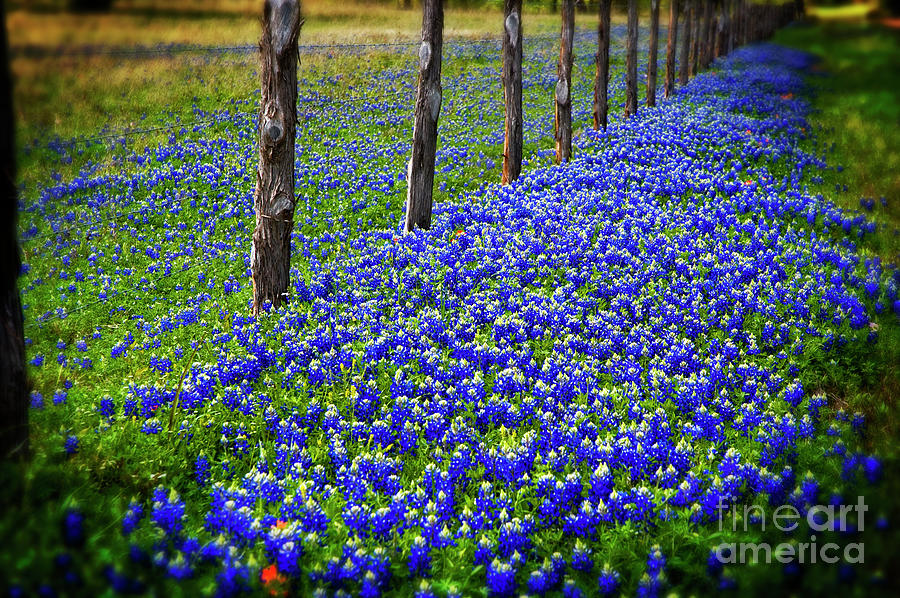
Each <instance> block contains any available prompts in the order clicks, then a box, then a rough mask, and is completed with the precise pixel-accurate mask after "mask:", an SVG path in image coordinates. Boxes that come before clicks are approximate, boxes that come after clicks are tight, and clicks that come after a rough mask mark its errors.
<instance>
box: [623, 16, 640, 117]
mask: <svg viewBox="0 0 900 598" xmlns="http://www.w3.org/2000/svg"><path fill="white" fill-rule="evenodd" d="M637 38H638V13H637V0H628V39H627V40H626V41H625V118H628V117H629V116H631V115H632V114H634V113H636V112H637V100H638V97H637Z"/></svg>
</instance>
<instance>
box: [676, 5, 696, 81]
mask: <svg viewBox="0 0 900 598" xmlns="http://www.w3.org/2000/svg"><path fill="white" fill-rule="evenodd" d="M696 1H697V0H683V5H682V11H683V12H684V15H682V16H683V17H684V19H682V20H683V22H684V26H683V27H682V29H683V31H684V34H683V38H684V40H683V41H682V42H681V59H680V60H679V63H680V64H679V65H678V82H679V83H680V84H681V85H687V82H688V75H689V74H690V72H691V69H690V62H691V44H692V43H693V42H692V41H691V33H692V31H691V28H692V23H693V16H694V3H695V2H696Z"/></svg>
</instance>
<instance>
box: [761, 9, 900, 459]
mask: <svg viewBox="0 0 900 598" xmlns="http://www.w3.org/2000/svg"><path fill="white" fill-rule="evenodd" d="M774 41H775V42H777V43H781V44H784V45H787V46H791V47H796V48H799V49H801V50H805V51H807V52H812V53H814V54H816V55H818V56H820V57H821V59H822V61H821V63H820V65H819V66H818V68H817V69H816V71H815V73H814V74H812V75H811V76H810V78H809V81H810V83H811V84H812V85H813V87H814V90H815V95H814V98H813V106H814V108H815V112H814V113H813V114H812V115H811V117H810V123H811V124H812V125H813V126H814V127H816V128H817V129H818V130H817V131H816V134H817V135H818V136H819V137H820V139H821V141H823V142H824V146H826V147H828V148H829V150H830V152H829V155H828V161H829V164H831V165H832V166H837V165H839V166H840V167H842V170H841V171H840V172H839V171H837V170H829V171H826V172H825V173H823V182H822V183H821V184H820V185H819V186H818V189H817V191H818V192H820V193H822V195H823V196H824V197H826V198H827V199H830V200H833V201H834V202H835V203H836V204H837V205H839V206H841V207H843V208H846V209H848V210H860V209H861V208H860V203H859V202H860V199H861V198H871V199H874V200H875V208H874V210H873V211H872V214H871V215H870V217H871V218H872V219H874V220H875V221H876V222H877V223H878V224H879V227H880V230H879V232H878V234H876V235H873V236H872V238H871V239H869V240H867V241H865V242H864V245H863V247H864V249H865V250H866V251H867V252H868V253H869V254H871V255H878V256H880V257H881V258H882V259H884V260H886V261H892V262H895V263H900V33H898V32H897V31H894V30H891V29H887V28H886V27H881V26H878V25H870V24H850V23H822V24H808V25H796V26H792V27H789V28H787V29H784V30H782V31H780V32H779V33H778V35H777V36H776V37H775V39H774ZM832 144H833V146H832ZM821 151H822V150H821V146H820V148H819V152H821ZM845 185H846V190H844V186H845ZM836 186H840V190H836V188H835V187H836ZM881 197H884V198H885V201H886V205H882V204H881V201H880V198H881ZM885 328H886V329H885V330H882V331H881V334H882V342H881V343H879V346H878V349H877V350H876V353H877V354H876V355H875V356H872V357H873V359H872V363H873V364H875V365H874V367H873V368H871V370H870V371H869V372H868V374H867V375H866V376H864V377H854V376H848V375H847V372H846V370H844V369H840V370H835V371H833V372H831V373H830V375H829V378H830V379H829V380H828V381H827V383H826V384H827V385H829V386H831V389H832V391H833V392H832V394H833V395H834V396H835V399H836V401H837V402H838V403H839V404H846V405H848V406H849V407H851V408H857V409H860V410H862V411H863V412H865V413H866V414H867V415H869V418H868V419H869V421H870V422H872V423H873V424H874V425H876V426H878V427H879V428H880V433H879V434H877V435H876V436H875V439H873V442H875V443H876V444H877V445H878V448H879V450H880V451H882V452H884V453H885V454H890V455H892V456H893V457H895V458H896V457H897V454H898V453H897V450H898V447H897V446H896V443H895V442H894V439H896V438H897V437H898V434H900V418H898V404H897V399H898V397H900V331H898V330H897V327H896V326H895V325H890V326H886V327H885ZM876 439H877V440H876Z"/></svg>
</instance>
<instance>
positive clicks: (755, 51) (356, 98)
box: [0, 30, 900, 597]
mask: <svg viewBox="0 0 900 598" xmlns="http://www.w3.org/2000/svg"><path fill="white" fill-rule="evenodd" d="M623 36H624V32H623V31H619V30H616V31H615V32H614V36H613V40H614V47H613V63H614V68H613V76H612V80H611V89H612V90H613V92H614V97H615V98H616V100H617V101H621V98H622V97H623V85H624V71H623V69H622V68H621V64H622V61H623V57H622V47H621V44H619V45H616V42H619V41H620V40H621V39H622V38H623ZM594 39H595V38H594V34H593V33H592V32H590V31H581V32H579V34H578V35H577V37H576V63H577V66H576V71H575V72H576V78H575V88H574V93H573V98H574V106H573V108H574V110H573V113H574V118H573V120H574V123H575V131H576V140H575V156H576V158H575V159H574V160H573V161H572V162H571V163H569V164H564V165H561V166H553V165H552V164H551V163H552V143H553V142H552V131H553V110H552V104H551V102H552V89H553V85H554V83H555V54H556V52H557V50H558V46H557V44H558V41H557V40H554V39H550V38H547V39H544V38H535V37H532V38H527V39H526V46H525V82H524V89H525V106H526V120H525V141H526V163H525V167H524V176H523V177H522V178H521V179H520V180H519V181H518V182H517V183H515V184H513V185H510V186H506V187H500V186H499V185H498V184H496V181H497V180H498V179H499V167H500V157H499V156H500V152H501V148H502V144H503V126H502V119H503V111H502V110H503V108H502V95H501V94H502V91H501V89H500V86H499V83H498V72H499V64H498V62H497V57H498V55H499V52H498V44H497V43H495V42H490V43H473V42H471V41H459V40H450V41H448V43H447V45H446V46H445V62H444V88H445V103H444V107H443V111H442V114H441V119H440V130H439V139H440V141H439V150H438V157H437V175H436V183H435V191H436V198H437V200H436V201H437V203H436V206H435V220H434V225H433V228H432V229H431V230H430V231H416V232H415V233H410V234H403V233H402V232H401V230H400V222H401V219H402V211H403V200H404V197H405V190H406V187H405V182H404V177H405V171H406V168H405V163H406V161H407V159H408V153H409V145H410V139H411V122H412V121H411V111H412V97H413V91H414V84H415V72H416V71H415V56H414V50H415V48H414V47H413V46H395V47H378V48H373V47H367V46H356V47H342V48H308V49H306V50H305V52H306V54H305V55H304V65H305V66H301V70H300V78H301V82H300V92H299V96H300V106H299V116H300V124H299V126H298V140H297V148H298V149H297V160H296V173H297V192H298V195H299V196H300V198H301V199H300V204H299V205H298V210H297V214H296V218H295V224H296V226H295V232H294V235H293V241H294V244H293V252H294V256H295V257H294V260H293V269H292V283H293V289H292V296H293V298H292V301H291V303H290V305H289V306H288V307H287V308H285V309H281V310H279V311H277V312H276V311H270V312H268V313H264V314H262V315H261V316H259V317H258V318H254V317H252V316H251V315H250V299H251V285H250V279H249V269H248V268H249V248H250V235H251V232H252V229H253V225H254V212H253V186H254V180H255V169H256V156H257V149H256V139H255V136H256V129H255V119H256V102H257V101H258V99H257V98H258V96H257V97H248V98H246V100H242V101H237V102H232V103H230V104H228V105H226V106H223V107H221V108H220V109H216V110H206V109H201V108H199V107H196V106H195V108H194V110H193V114H192V115H190V116H189V117H187V118H185V119H184V124H183V125H180V124H179V125H178V126H175V127H172V126H171V120H168V121H167V120H166V119H167V118H168V117H167V116H166V115H159V117H158V118H159V122H158V123H157V122H155V120H154V119H155V118H157V117H156V115H150V117H148V118H147V120H146V121H145V122H144V123H143V124H144V125H145V126H146V127H147V128H148V129H150V130H152V129H154V128H155V127H157V126H159V127H165V128H164V130H163V131H162V133H158V134H159V135H160V142H159V143H155V142H154V143H150V144H143V146H142V145H137V146H135V144H134V143H133V142H132V141H130V139H129V138H128V137H125V136H120V135H117V134H116V133H115V132H114V131H106V130H103V131H99V132H98V134H97V135H96V136H95V137H90V138H80V139H64V138H57V139H53V140H50V141H49V142H48V141H47V140H46V139H44V140H40V141H37V142H34V143H30V144H29V145H28V146H27V147H26V153H27V154H28V155H29V156H30V159H32V160H38V161H41V162H43V163H45V164H47V165H48V166H47V168H46V171H47V173H48V175H47V177H45V178H44V179H43V180H40V179H39V178H37V179H35V180H28V181H26V183H25V184H24V187H23V189H22V199H21V221H20V226H21V230H22V245H23V252H24V256H25V262H26V265H25V267H24V276H23V279H22V289H23V300H24V303H25V317H26V321H27V323H28V324H27V330H26V335H27V337H28V338H27V341H26V342H27V344H28V349H29V358H30V365H31V376H32V380H33V383H34V390H33V392H32V397H31V402H32V411H31V418H32V421H33V428H34V429H35V431H34V432H33V435H34V436H35V443H36V445H37V446H38V447H39V448H38V449H37V451H38V457H37V458H39V459H42V460H43V462H44V463H46V464H56V465H57V467H56V468H55V469H47V470H46V471H52V472H54V473H53V474H52V475H50V474H43V477H41V475H42V474H40V473H38V474H36V475H37V477H35V476H32V477H31V478H30V479H29V480H28V481H27V484H29V488H30V490H29V492H30V495H31V496H32V497H34V496H36V497H37V498H33V501H34V504H35V505H37V506H35V507H34V508H33V512H32V514H31V516H32V517H33V518H34V519H38V520H42V523H41V524H40V525H39V526H35V525H30V526H24V527H22V528H20V530H19V531H9V530H7V532H5V533H8V538H9V539H8V541H6V542H5V543H4V547H3V549H0V553H2V555H0V562H2V566H3V568H4V570H5V571H7V572H11V575H10V576H9V577H8V581H7V584H8V585H7V588H6V591H7V592H8V593H9V594H10V595H14V596H20V595H31V594H35V593H36V594H39V595H42V596H53V595H67V594H69V595H70V594H82V593H84V594H92V595H100V594H107V593H111V592H113V593H117V594H140V593H143V592H153V593H164V594H166V595H167V594H169V593H172V592H180V593H184V594H185V595H194V594H196V593H199V592H203V593H215V594H217V595H234V594H236V593H240V592H243V591H247V592H259V591H261V590H263V588H264V591H266V592H269V593H271V594H273V595H280V594H282V593H283V592H287V591H291V592H293V593H296V594H297V595H306V594H309V593H312V592H318V594H317V595H360V596H367V597H370V596H379V595H407V594H412V593H416V595H417V596H432V595H439V596H460V595H466V596H468V595H490V596H513V595H519V594H522V593H525V594H529V595H533V596H544V595H553V594H558V593H560V592H561V593H562V594H563V595H565V596H594V595H606V596H612V595H619V593H623V594H625V595H633V594H638V595H642V596H656V595H666V594H667V593H668V592H669V591H673V590H674V591H678V592H682V593H687V592H691V593H695V594H708V593H713V592H716V591H718V590H726V589H736V591H738V592H750V591H753V590H758V589H760V588H768V587H772V586H777V587H781V588H784V589H787V590H792V591H797V592H799V591H803V592H816V591H822V590H823V589H825V588H830V587H832V586H834V585H835V584H839V583H840V584H845V585H844V586H843V588H844V589H843V590H842V591H844V592H845V593H848V594H852V593H857V594H860V595H864V594H866V593H871V592H873V591H875V590H877V589H878V588H882V589H884V588H885V587H888V586H890V583H891V582H890V580H889V579H887V575H888V574H889V571H887V570H885V566H886V565H885V564H886V563H889V562H890V554H889V551H885V550H881V551H879V550H878V547H879V546H882V548H883V547H884V546H889V544H887V543H886V542H885V541H883V540H879V538H880V537H881V536H879V534H885V533H887V531H886V530H887V529H889V528H890V526H891V525H893V522H892V521H891V520H890V519H889V518H888V517H887V516H886V513H887V511H885V510H884V508H881V510H879V507H878V506H877V505H872V506H871V509H870V511H869V512H868V513H867V514H866V517H867V519H866V520H865V522H864V521H863V520H862V519H857V518H856V517H855V516H854V517H852V521H851V524H850V525H849V528H848V529H844V530H838V531H826V532H821V533H819V538H818V542H820V543H823V542H826V541H833V542H835V543H837V544H838V545H839V546H840V547H841V549H840V550H841V551H843V550H844V547H846V546H847V545H848V544H850V543H859V542H861V541H863V540H864V542H865V546H866V548H868V551H867V552H866V554H865V559H864V562H860V563H858V562H856V561H858V560H859V559H856V560H854V559H853V558H850V557H848V556H847V555H848V554H849V553H844V552H841V553H840V554H841V555H842V556H843V557H844V558H842V559H841V562H840V563H838V564H835V565H825V564H822V563H817V564H810V563H804V564H802V565H799V564H798V563H796V562H792V563H788V564H779V563H777V562H775V563H772V564H758V565H755V566H754V565H749V564H733V565H731V564H728V565H723V564H721V563H720V562H718V560H717V559H716V556H715V552H714V549H715V548H716V547H717V546H718V545H719V543H721V542H738V541H747V540H750V541H757V542H761V541H769V542H781V541H786V542H793V543H795V544H796V543H799V542H807V543H810V542H816V537H815V534H816V533H817V532H816V531H815V530H810V529H809V527H808V526H800V527H799V528H798V530H797V531H796V532H794V533H784V534H782V533H780V532H778V533H777V534H776V532H773V531H772V527H771V525H769V527H766V528H765V529H763V527H764V526H762V525H761V523H763V522H761V521H760V518H759V517H752V516H751V517H748V518H738V519H737V520H735V521H733V520H732V519H731V518H730V515H729V514H730V513H731V508H732V506H737V507H738V508H739V509H740V508H742V507H743V505H749V504H754V503H755V504H759V505H763V506H764V508H765V509H772V508H774V507H776V506H779V505H792V506H794V507H795V508H797V509H798V510H799V511H800V512H801V513H804V514H805V513H806V512H807V510H808V509H809V508H810V507H812V506H813V505H833V506H839V505H850V504H856V502H857V497H858V496H861V495H864V496H867V497H870V499H871V500H874V497H875V496H876V495H877V492H878V490H877V488H878V486H877V484H878V482H879V478H880V477H881V475H882V461H881V460H880V459H879V458H878V457H877V456H875V455H873V454H870V452H869V451H868V450H867V446H871V443H868V444H867V442H866V430H867V429H869V427H870V425H871V424H870V422H869V421H867V420H866V418H865V417H864V416H863V415H861V414H858V413H854V412H853V411H852V410H847V411H845V410H844V409H842V407H843V406H844V405H842V404H841V401H840V400H839V399H835V398H834V397H833V396H831V395H828V394H826V392H827V391H829V390H830V389H829V388H827V387H826V383H825V381H826V380H828V379H831V378H833V377H834V372H835V371H847V372H849V371H853V370H854V368H857V369H858V368H860V367H864V365H862V366H861V365H860V364H865V359H864V357H865V355H867V354H868V353H869V352H870V351H872V347H874V346H876V345H877V343H878V342H879V333H880V329H881V328H883V327H887V326H896V319H897V314H900V300H898V287H900V272H898V271H897V269H896V268H895V267H894V265H893V264H889V263H888V262H886V261H882V260H881V259H880V258H878V257H876V256H875V254H874V253H873V252H871V251H869V250H868V249H866V247H865V245H864V242H865V240H866V239H867V238H868V237H870V236H871V235H873V234H875V233H876V230H875V229H876V224H875V223H874V222H873V221H871V220H870V219H868V218H867V217H866V216H864V215H862V214H860V213H858V212H850V211H845V210H842V209H839V208H838V207H837V206H836V205H835V204H834V203H832V202H831V201H830V200H829V198H828V197H826V196H823V195H822V194H821V193H819V192H818V191H816V189H819V188H821V185H818V183H820V182H821V181H822V180H823V177H828V180H829V181H830V180H838V181H839V180H840V179H839V174H838V173H837V171H836V170H835V166H837V165H835V164H830V163H829V161H828V159H829V158H828V152H827V147H828V145H829V141H828V139H827V138H824V139H822V140H819V139H817V137H816V134H815V132H814V131H813V129H812V127H811V126H810V125H809V123H808V117H809V113H810V89H809V86H808V84H807V81H806V79H805V77H806V74H807V71H808V69H809V67H810V66H811V64H812V62H813V58H812V56H810V55H808V54H804V53H802V52H798V51H794V50H789V49H786V48H784V47H780V46H776V45H773V44H759V45H753V46H749V47H744V48H741V49H739V50H737V51H735V52H734V54H732V55H731V56H730V57H728V58H726V59H723V60H719V61H717V62H716V63H715V64H714V66H713V68H712V69H711V70H710V71H709V72H706V73H703V74H700V75H698V76H697V77H696V78H695V79H693V80H692V81H691V82H690V83H689V85H687V86H686V87H684V88H681V89H679V90H678V92H677V94H676V95H675V97H674V98H672V99H670V100H667V101H663V102H661V103H660V104H659V106H658V107H656V108H641V109H640V111H639V112H638V114H637V116H636V117H634V118H632V119H630V120H628V121H627V122H624V121H622V120H620V118H619V116H618V115H619V113H620V110H619V107H618V104H617V103H615V102H614V107H613V113H614V116H613V118H612V122H611V125H610V127H609V130H608V131H606V132H600V133H598V132H595V131H593V130H592V128H591V127H590V102H591V78H592V77H591V74H592V69H593V50H592V47H593V46H592V44H593V43H595V42H594ZM161 51H162V52H168V51H173V52H177V51H178V48H171V47H169V48H166V49H162V50H161ZM350 64H352V65H355V66H354V67H353V68H348V67H349V65H350ZM641 68H642V69H643V65H642V66H641ZM642 72H643V71H642ZM642 80H643V79H642ZM135 147H137V149H135ZM72 163H74V164H83V166H80V167H78V168H74V167H72V166H71V164H72ZM54 165H55V166H54ZM67 165H68V166H69V168H68V170H66V168H65V167H66V166H67ZM57 168H58V170H57ZM817 185H818V186H817ZM829 376H831V378H829ZM48 467H49V466H48ZM69 470H71V471H73V472H76V471H77V472H81V473H80V474H79V475H81V474H84V473H85V472H86V475H87V476H88V478H87V479H89V480H90V486H91V490H90V491H86V490H85V489H84V488H83V487H71V486H69V485H68V484H69V483H70V482H69V480H70V479H82V478H76V477H72V478H69V477H67V474H66V473H65V472H66V471H69ZM73 476H74V474H73ZM79 496H82V497H88V500H84V499H83V498H82V500H79V499H78V497H79ZM723 505H724V507H725V509H724V513H725V515H726V517H725V526H724V527H723V526H721V525H720V523H719V522H720V519H719V515H720V513H722V512H723V511H722V507H723ZM766 512H767V513H770V512H771V511H766ZM770 523H771V522H770ZM8 524H9V522H8V521H7V522H6V523H5V525H7V526H8ZM732 526H734V528H732ZM36 529H37V530H40V533H39V534H37V535H34V531H35V530H36ZM863 532H865V535H863ZM773 534H775V535H773ZM778 534H780V535H778ZM811 535H812V537H811ZM879 542H881V544H879Z"/></svg>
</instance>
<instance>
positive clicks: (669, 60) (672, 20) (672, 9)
mask: <svg viewBox="0 0 900 598" xmlns="http://www.w3.org/2000/svg"><path fill="white" fill-rule="evenodd" d="M679 8H680V7H679V6H678V0H672V1H671V2H670V3H669V35H668V38H667V39H666V84H665V94H666V95H665V97H666V99H668V98H670V97H671V96H672V93H673V92H674V91H675V52H677V51H678V10H679Z"/></svg>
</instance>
